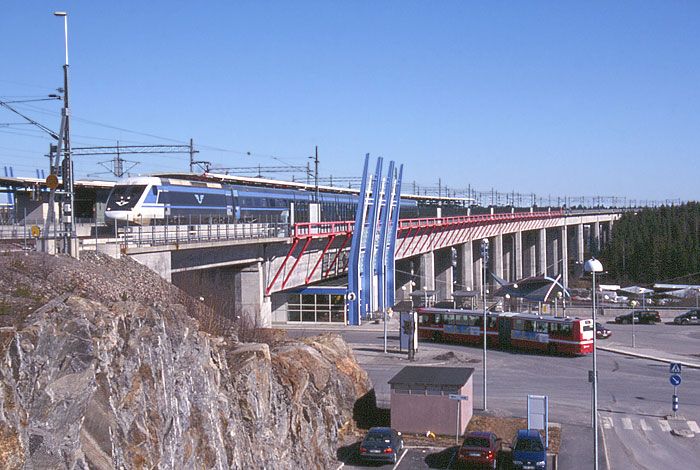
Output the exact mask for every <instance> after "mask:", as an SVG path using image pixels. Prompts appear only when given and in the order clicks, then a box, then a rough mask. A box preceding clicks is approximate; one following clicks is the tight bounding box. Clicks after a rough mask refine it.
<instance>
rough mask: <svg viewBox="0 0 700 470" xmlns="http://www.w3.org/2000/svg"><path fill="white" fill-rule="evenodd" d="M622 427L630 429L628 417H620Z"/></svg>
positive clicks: (630, 422)
mask: <svg viewBox="0 0 700 470" xmlns="http://www.w3.org/2000/svg"><path fill="white" fill-rule="evenodd" d="M622 427H623V428H625V429H632V420H631V419H630V418H622Z"/></svg>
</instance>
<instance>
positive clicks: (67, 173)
mask: <svg viewBox="0 0 700 470" xmlns="http://www.w3.org/2000/svg"><path fill="white" fill-rule="evenodd" d="M53 14H54V16H59V17H63V35H64V40H65V50H66V62H65V64H63V110H62V112H61V118H62V126H61V130H62V132H61V138H62V140H63V155H64V157H63V188H64V190H65V191H66V193H67V194H66V196H65V197H66V198H67V199H68V200H67V201H66V200H65V199H64V202H63V213H62V216H63V218H64V230H65V231H66V232H68V240H67V246H66V248H67V249H66V251H67V252H68V253H69V254H70V255H71V256H73V257H77V256H78V245H77V243H76V233H75V191H74V187H73V159H72V158H71V143H70V108H69V105H68V13H66V12H65V11H55V12H53ZM59 147H60V146H59Z"/></svg>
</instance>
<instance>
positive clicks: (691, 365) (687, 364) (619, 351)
mask: <svg viewBox="0 0 700 470" xmlns="http://www.w3.org/2000/svg"><path fill="white" fill-rule="evenodd" d="M597 349H598V350H600V351H607V352H611V353H615V354H621V355H623V356H631V357H637V358H641V359H649V360H652V361H657V362H665V363H667V364H673V363H678V364H681V365H682V366H684V367H689V368H691V369H700V364H695V363H693V362H685V361H681V360H677V359H667V358H665V357H656V356H650V355H648V354H642V353H636V352H632V351H625V350H623V349H615V348H610V347H606V346H598V348H597Z"/></svg>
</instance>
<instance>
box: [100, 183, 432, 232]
mask: <svg viewBox="0 0 700 470" xmlns="http://www.w3.org/2000/svg"><path fill="white" fill-rule="evenodd" d="M315 197H316V196H315V190H314V187H313V186H311V185H305V184H301V183H290V182H281V181H273V180H264V179H259V178H245V177H232V176H225V175H219V176H214V175H207V176H196V175H185V174H176V175H163V176H139V177H131V178H127V179H125V180H122V181H120V182H119V183H117V184H116V185H115V186H114V189H112V192H111V193H110V195H109V198H108V199H107V207H106V209H105V216H106V217H107V218H108V219H112V220H116V221H122V222H128V223H135V224H144V225H147V224H151V223H160V221H164V220H166V219H168V218H180V219H182V218H189V219H190V220H191V221H192V222H194V221H195V220H199V219H200V218H201V219H202V220H207V221H208V220H229V221H236V222H244V223H246V222H249V223H252V222H287V221H289V220H290V215H291V214H290V211H291V210H292V208H293V210H294V214H293V215H294V219H293V220H295V221H296V222H305V221H308V211H309V204H310V203H312V202H314V199H315ZM357 201H358V191H357V190H351V189H342V188H329V187H323V188H319V192H318V202H319V204H320V205H321V215H322V220H324V221H334V220H352V219H354V218H355V211H356V208H357ZM417 205H418V203H417V202H416V201H412V200H403V199H402V202H401V210H402V211H404V210H405V209H408V212H409V216H410V215H411V214H410V212H412V211H411V210H410V209H411V208H416V207H417Z"/></svg>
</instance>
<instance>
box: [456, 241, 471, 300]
mask: <svg viewBox="0 0 700 470" xmlns="http://www.w3.org/2000/svg"><path fill="white" fill-rule="evenodd" d="M473 244H474V242H473V241H471V240H470V241H468V242H466V243H462V244H461V245H460V246H459V249H458V250H457V253H458V256H459V263H458V266H459V271H460V280H459V282H460V290H476V289H475V288H474V251H473Z"/></svg>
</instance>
